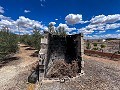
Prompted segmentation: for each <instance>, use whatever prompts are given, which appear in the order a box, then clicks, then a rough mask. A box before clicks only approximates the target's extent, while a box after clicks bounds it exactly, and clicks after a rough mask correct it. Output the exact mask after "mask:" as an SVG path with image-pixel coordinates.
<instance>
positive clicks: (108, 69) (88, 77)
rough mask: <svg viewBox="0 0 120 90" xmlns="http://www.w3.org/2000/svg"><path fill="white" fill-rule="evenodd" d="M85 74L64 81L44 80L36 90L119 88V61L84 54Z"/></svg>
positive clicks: (112, 89)
mask: <svg viewBox="0 0 120 90" xmlns="http://www.w3.org/2000/svg"><path fill="white" fill-rule="evenodd" d="M84 61H85V67H84V72H85V75H84V76H81V77H78V78H76V79H74V80H71V81H67V82H65V83H60V82H56V81H53V82H46V81H44V82H43V83H42V85H41V87H40V88H39V89H38V90H120V61H111V60H106V59H102V58H97V57H90V56H85V57H84Z"/></svg>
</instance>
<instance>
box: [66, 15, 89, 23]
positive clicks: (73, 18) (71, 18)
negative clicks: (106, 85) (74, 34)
mask: <svg viewBox="0 0 120 90" xmlns="http://www.w3.org/2000/svg"><path fill="white" fill-rule="evenodd" d="M65 20H66V23H67V24H70V25H73V24H79V23H81V24H83V23H87V22H88V21H82V15H81V14H69V15H67V16H66V17H65Z"/></svg>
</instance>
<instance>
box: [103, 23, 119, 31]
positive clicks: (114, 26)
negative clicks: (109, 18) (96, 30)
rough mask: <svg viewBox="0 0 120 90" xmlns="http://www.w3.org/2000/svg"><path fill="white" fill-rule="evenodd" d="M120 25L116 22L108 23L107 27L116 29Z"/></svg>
mask: <svg viewBox="0 0 120 90" xmlns="http://www.w3.org/2000/svg"><path fill="white" fill-rule="evenodd" d="M119 27H120V23H114V24H106V27H105V29H106V30H107V29H116V28H119Z"/></svg>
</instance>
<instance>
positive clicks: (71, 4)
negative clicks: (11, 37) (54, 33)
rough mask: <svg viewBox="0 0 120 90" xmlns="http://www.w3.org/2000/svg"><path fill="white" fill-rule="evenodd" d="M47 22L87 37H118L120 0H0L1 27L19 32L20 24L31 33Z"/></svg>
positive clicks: (119, 33)
mask: <svg viewBox="0 0 120 90" xmlns="http://www.w3.org/2000/svg"><path fill="white" fill-rule="evenodd" d="M49 23H52V24H54V25H55V28H58V27H59V26H63V27H65V28H66V31H67V33H68V34H76V33H80V32H82V33H84V35H85V37H86V38H109V37H110V38H111V37H112V38H120V0H111V1H110V0H0V28H2V27H3V26H8V27H9V29H10V30H11V31H12V32H14V33H18V30H17V25H18V24H19V25H20V30H21V33H23V34H27V33H28V34H30V33H32V28H33V27H34V26H38V27H39V28H41V29H42V30H41V32H42V31H43V30H46V29H47V26H48V24H49Z"/></svg>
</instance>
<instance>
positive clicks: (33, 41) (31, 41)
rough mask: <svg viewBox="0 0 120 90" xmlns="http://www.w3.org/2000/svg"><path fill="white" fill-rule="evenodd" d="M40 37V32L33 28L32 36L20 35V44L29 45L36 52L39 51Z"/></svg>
mask: <svg viewBox="0 0 120 90" xmlns="http://www.w3.org/2000/svg"><path fill="white" fill-rule="evenodd" d="M41 37H42V35H41V34H40V30H38V29H37V28H34V30H33V34H32V35H28V34H26V35H22V36H21V37H20V42H21V43H24V44H26V45H29V46H31V47H34V48H35V49H36V50H40V44H41Z"/></svg>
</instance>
